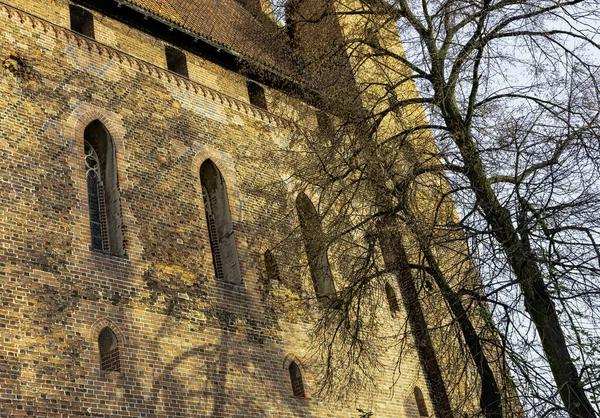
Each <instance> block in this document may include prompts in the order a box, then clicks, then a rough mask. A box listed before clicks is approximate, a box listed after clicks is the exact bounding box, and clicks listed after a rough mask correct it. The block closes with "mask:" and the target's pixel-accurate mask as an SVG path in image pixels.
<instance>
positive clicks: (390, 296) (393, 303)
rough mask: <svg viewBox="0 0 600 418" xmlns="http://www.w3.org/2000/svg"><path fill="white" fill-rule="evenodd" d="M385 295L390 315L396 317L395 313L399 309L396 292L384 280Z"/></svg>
mask: <svg viewBox="0 0 600 418" xmlns="http://www.w3.org/2000/svg"><path fill="white" fill-rule="evenodd" d="M385 295H386V297H387V301H388V305H389V307H390V313H391V314H392V317H396V314H397V313H398V312H399V311H400V306H398V299H397V298H396V292H394V289H393V288H392V286H391V285H390V284H389V283H388V282H385Z"/></svg>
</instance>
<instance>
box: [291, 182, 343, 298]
mask: <svg viewBox="0 0 600 418" xmlns="http://www.w3.org/2000/svg"><path fill="white" fill-rule="evenodd" d="M296 210H297V211H298V218H299V220H300V228H301V229H302V238H303V240H304V248H305V250H306V256H307V258H308V266H309V268H310V274H311V277H312V281H313V286H314V288H315V293H316V294H317V296H318V297H321V296H328V295H332V294H334V293H335V285H334V283H333V275H332V274H331V267H330V266H329V259H328V258H327V242H326V241H325V235H324V234H323V227H322V225H321V218H320V217H319V214H318V213H317V210H316V209H315V206H314V205H313V203H312V202H311V200H310V199H309V198H308V196H306V195H305V194H304V193H299V194H298V197H297V198H296Z"/></svg>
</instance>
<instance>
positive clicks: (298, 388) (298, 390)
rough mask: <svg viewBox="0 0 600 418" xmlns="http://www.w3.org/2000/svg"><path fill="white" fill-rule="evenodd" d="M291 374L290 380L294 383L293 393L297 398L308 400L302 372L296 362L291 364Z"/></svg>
mask: <svg viewBox="0 0 600 418" xmlns="http://www.w3.org/2000/svg"><path fill="white" fill-rule="evenodd" d="M289 372H290V380H291V382H292V393H293V394H294V396H295V397H297V398H306V392H305V391H304V382H303V381H302V372H301V371H300V367H298V365H297V364H296V362H295V361H292V362H291V363H290V367H289Z"/></svg>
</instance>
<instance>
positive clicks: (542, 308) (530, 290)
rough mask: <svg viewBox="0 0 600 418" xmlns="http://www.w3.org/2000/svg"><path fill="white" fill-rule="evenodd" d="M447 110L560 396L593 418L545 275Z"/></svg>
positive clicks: (572, 410)
mask: <svg viewBox="0 0 600 418" xmlns="http://www.w3.org/2000/svg"><path fill="white" fill-rule="evenodd" d="M444 110H445V115H444V117H445V119H446V123H447V126H448V127H450V132H451V134H452V137H453V140H454V142H455V143H456V145H457V146H458V148H459V150H460V153H461V156H462V158H463V162H464V166H465V167H466V168H468V170H466V176H467V178H468V179H469V183H470V185H471V187H472V189H473V192H474V193H475V197H476V199H477V203H478V205H479V206H480V207H481V209H482V211H483V214H484V217H485V219H486V221H487V222H488V223H489V225H490V226H491V228H492V231H493V234H494V237H495V238H496V240H497V241H498V242H499V243H500V245H501V246H502V248H503V250H504V252H505V253H506V255H507V257H508V261H509V263H510V265H511V267H512V270H513V272H514V274H515V276H516V278H517V281H518V283H519V286H520V288H521V293H522V294H523V300H524V304H525V309H526V310H527V312H528V313H529V315H530V316H531V319H532V321H533V323H534V324H535V327H536V329H537V332H538V335H539V337H540V340H541V343H542V347H543V349H544V353H545V355H546V357H547V359H548V363H549V364H550V368H551V370H552V375H553V377H554V381H555V382H556V386H557V388H558V391H559V394H560V397H561V399H562V401H563V403H564V406H565V408H566V410H567V412H568V413H569V416H570V417H571V418H594V417H596V416H597V415H596V413H595V412H594V409H593V407H592V405H591V403H590V401H589V400H588V398H587V395H586V393H585V391H584V390H583V383H582V382H581V379H580V378H579V373H578V371H577V368H576V367H575V364H573V361H572V359H571V356H570V354H569V350H568V347H567V342H566V340H565V336H564V333H563V330H562V327H561V325H560V321H559V318H558V314H557V312H556V308H555V306H554V303H553V301H552V299H551V298H550V295H549V293H548V290H547V288H546V284H545V283H544V279H543V277H542V272H541V270H540V267H539V265H538V264H537V261H536V260H535V257H534V256H533V254H532V252H531V251H530V249H529V248H528V247H527V246H526V245H524V243H523V241H522V240H521V238H520V237H519V236H518V234H517V232H516V230H515V228H514V225H513V223H512V219H511V217H510V213H509V211H508V210H507V209H506V208H504V207H502V206H501V204H500V202H499V201H498V199H497V197H496V195H495V193H494V190H493V189H492V187H491V185H490V183H489V181H488V179H487V176H486V173H485V169H484V166H483V162H482V161H481V158H480V156H479V154H478V152H477V149H476V147H475V144H474V142H473V138H472V137H471V136H470V133H469V131H468V130H467V128H465V127H464V126H463V124H462V123H461V122H459V121H461V116H460V113H459V111H458V108H457V107H456V105H455V104H454V103H453V102H452V101H450V100H448V101H447V103H446V106H445V108H444Z"/></svg>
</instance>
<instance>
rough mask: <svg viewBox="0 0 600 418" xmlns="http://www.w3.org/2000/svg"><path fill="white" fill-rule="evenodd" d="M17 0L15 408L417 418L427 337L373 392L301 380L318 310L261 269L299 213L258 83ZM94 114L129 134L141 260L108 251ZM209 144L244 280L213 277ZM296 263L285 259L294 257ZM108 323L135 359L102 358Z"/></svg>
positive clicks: (10, 164)
mask: <svg viewBox="0 0 600 418" xmlns="http://www.w3.org/2000/svg"><path fill="white" fill-rule="evenodd" d="M8 3H9V4H10V6H7V5H5V4H4V3H0V51H2V56H0V60H1V61H2V62H3V77H2V79H1V80H0V173H2V174H1V177H0V179H1V181H0V219H1V224H0V231H1V234H0V242H1V244H0V301H1V304H0V306H2V311H1V312H0V335H1V338H2V340H1V345H0V416H10V417H13V416H15V417H16V416H47V417H55V416H56V417H58V416H63V417H77V416H81V417H84V416H87V417H108V416H110V417H174V416H184V417H202V416H212V417H234V416H237V417H263V416H264V417H306V416H314V417H356V416H358V413H357V412H356V408H357V407H360V408H362V409H364V410H372V411H373V412H374V413H375V415H374V416H375V417H386V416H389V417H391V416H394V417H397V416H402V417H412V416H418V413H417V409H416V406H415V405H414V402H413V401H412V388H413V386H414V384H415V383H416V382H418V384H419V385H420V386H421V387H422V388H423V389H424V388H425V384H424V383H423V381H422V380H421V377H420V372H419V370H420V369H419V366H418V363H417V360H416V357H415V356H414V354H410V353H409V354H407V355H406V357H405V358H404V360H403V362H402V365H401V370H400V372H401V374H400V377H398V375H397V374H394V373H392V368H391V367H390V370H388V372H389V373H385V372H382V373H381V375H380V379H379V380H380V385H379V387H380V389H381V390H380V392H378V393H375V394H371V395H373V397H374V398H373V399H369V397H367V396H366V395H364V394H356V396H357V398H358V401H357V403H356V404H345V405H338V404H335V403H333V402H327V401H323V400H320V399H318V398H317V397H316V396H313V395H310V396H309V397H308V398H307V399H302V398H296V397H294V396H292V390H291V382H290V379H289V375H288V372H287V367H288V365H289V362H290V361H292V359H296V361H298V362H299V363H300V365H301V369H302V371H303V373H304V381H305V384H306V387H307V392H308V393H309V394H311V393H314V391H315V390H316V389H317V388H316V384H315V382H316V377H315V373H316V370H318V366H315V365H313V364H311V363H310V362H308V361H306V360H305V357H304V356H305V354H306V352H307V350H308V347H309V341H308V337H307V335H308V334H307V330H308V328H309V325H307V324H306V323H304V320H303V319H304V318H310V307H309V309H308V310H307V311H306V312H304V313H302V314H300V313H299V312H298V311H296V308H295V306H296V305H294V304H291V305H289V306H290V307H291V308H289V309H282V308H280V306H281V305H282V304H283V303H284V299H283V296H280V299H277V298H278V296H277V295H266V294H265V289H264V286H263V282H262V281H261V280H262V278H263V276H264V273H263V268H264V267H263V264H262V254H263V252H264V251H265V250H266V249H267V248H271V247H272V246H274V245H275V243H276V242H277V240H278V232H277V231H274V230H272V229H271V226H272V225H274V224H276V223H277V222H279V221H281V222H284V223H287V224H289V214H290V212H291V211H292V208H291V207H289V205H287V201H286V199H285V198H282V199H281V201H270V200H268V199H267V197H268V196H267V195H266V193H261V192H264V191H265V190H267V189H269V188H273V187H278V186H277V185H278V184H280V183H281V181H280V173H278V172H276V170H275V169H274V167H273V165H272V164H270V163H269V158H272V155H273V152H274V151H275V150H276V148H277V147H276V144H280V143H285V140H286V138H287V137H288V136H289V132H290V128H291V127H290V125H288V124H286V122H285V121H282V120H280V119H278V118H276V117H275V116H273V115H271V114H268V113H267V112H264V111H262V110H259V109H256V108H254V107H252V106H250V105H249V104H248V97H247V93H246V90H245V79H244V78H243V77H242V76H241V75H239V74H236V73H232V72H229V71H226V70H224V69H222V68H220V67H218V66H217V65H215V64H213V63H210V62H207V61H206V60H202V59H200V58H198V57H195V56H193V55H191V54H187V58H188V68H189V73H190V79H191V80H192V81H189V80H186V79H184V78H182V77H179V76H176V75H173V74H170V73H168V72H166V71H164V70H163V69H162V68H164V66H165V62H164V50H163V44H162V42H160V41H157V40H155V39H153V38H152V37H150V36H149V35H147V34H143V33H140V32H139V31H136V30H134V29H132V28H129V27H127V26H125V25H123V24H121V23H119V22H117V21H114V20H112V19H109V18H107V17H103V16H100V15H98V14H96V15H95V25H96V26H95V30H96V38H97V39H98V42H94V41H90V40H86V39H85V38H83V37H82V36H79V35H74V34H73V33H71V32H70V31H68V29H67V30H65V29H61V27H62V28H68V26H69V24H68V23H69V20H68V4H67V3H66V2H64V1H49V0H43V1H41V2H40V1H33V0H32V1H27V0H11V1H9V2H8ZM11 6H14V7H11ZM19 10H24V11H25V12H24V13H22V12H20V11H19ZM36 15H37V16H38V17H42V18H43V19H46V20H47V21H42V20H39V19H37V18H35V17H34V16H36ZM102 45H106V46H108V47H104V46H102ZM209 88H210V89H213V90H210V89H209ZM267 97H268V99H269V100H272V99H271V98H270V97H271V95H270V92H269V91H268V89H267ZM94 120H100V121H101V122H102V123H103V124H104V126H105V127H106V128H107V129H108V131H109V132H110V134H111V137H112V140H113V141H114V146H115V150H116V159H117V173H118V182H119V189H120V199H121V210H122V214H121V216H122V222H123V234H124V238H125V251H126V254H127V255H126V256H125V257H118V256H113V255H108V254H105V253H101V252H98V251H95V250H92V249H90V242H91V238H90V228H89V221H88V210H89V208H88V200H87V186H86V179H85V164H84V155H83V150H84V145H83V132H84V129H85V127H86V126H87V125H88V124H89V123H90V122H92V121H94ZM207 158H210V159H211V160H212V161H213V162H214V163H215V164H216V165H217V167H218V168H219V170H220V171H221V174H222V176H223V178H224V179H225V182H226V184H227V190H228V196H229V203H230V207H231V213H232V219H233V228H234V234H235V241H236V246H237V251H238V256H239V263H240V267H241V274H242V282H243V283H242V284H241V285H236V284H229V283H226V282H223V281H218V280H216V279H215V278H214V271H213V266H212V261H211V250H210V245H209V238H208V232H207V228H206V219H205V215H204V207H203V202H202V193H201V187H200V179H199V169H200V165H201V164H202V162H203V161H204V160H206V159H207ZM297 259H298V256H296V259H295V260H296V261H294V258H293V255H292V258H291V259H289V260H282V271H284V272H288V271H292V270H293V268H292V267H289V266H288V268H286V267H285V264H286V262H287V263H289V264H290V265H292V266H293V265H294V263H295V262H296V263H297ZM294 281H295V282H296V284H297V282H298V281H300V283H301V284H300V286H301V287H302V286H304V287H307V286H308V285H307V283H308V281H309V279H307V278H306V274H302V273H301V272H300V273H296V275H295V276H294V275H292V276H286V277H285V278H283V280H282V283H283V284H282V285H281V286H283V287H290V288H292V287H293V286H294V285H293V284H292V283H293V282H294ZM308 292H311V290H310V289H308ZM281 293H283V294H286V291H285V289H284V290H282V291H281ZM287 293H293V291H291V290H290V291H289V292H287ZM266 299H268V300H269V302H268V303H267V302H266V301H265V300H266ZM301 305H302V304H301V303H298V304H297V306H298V308H297V309H298V310H300V309H306V307H302V306H301ZM274 306H277V307H279V308H278V309H274V308H273V307H274ZM106 326H109V327H110V328H111V329H112V330H113V331H114V332H115V333H116V335H117V339H118V342H119V359H120V371H114V372H109V371H101V370H100V367H99V366H100V359H99V351H98V340H97V339H98V334H99V333H100V331H101V330H102V329H103V328H104V327H106ZM392 354H395V353H392ZM393 380H397V383H396V386H395V387H394V389H393V390H392V389H390V388H391V386H392V383H393Z"/></svg>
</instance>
